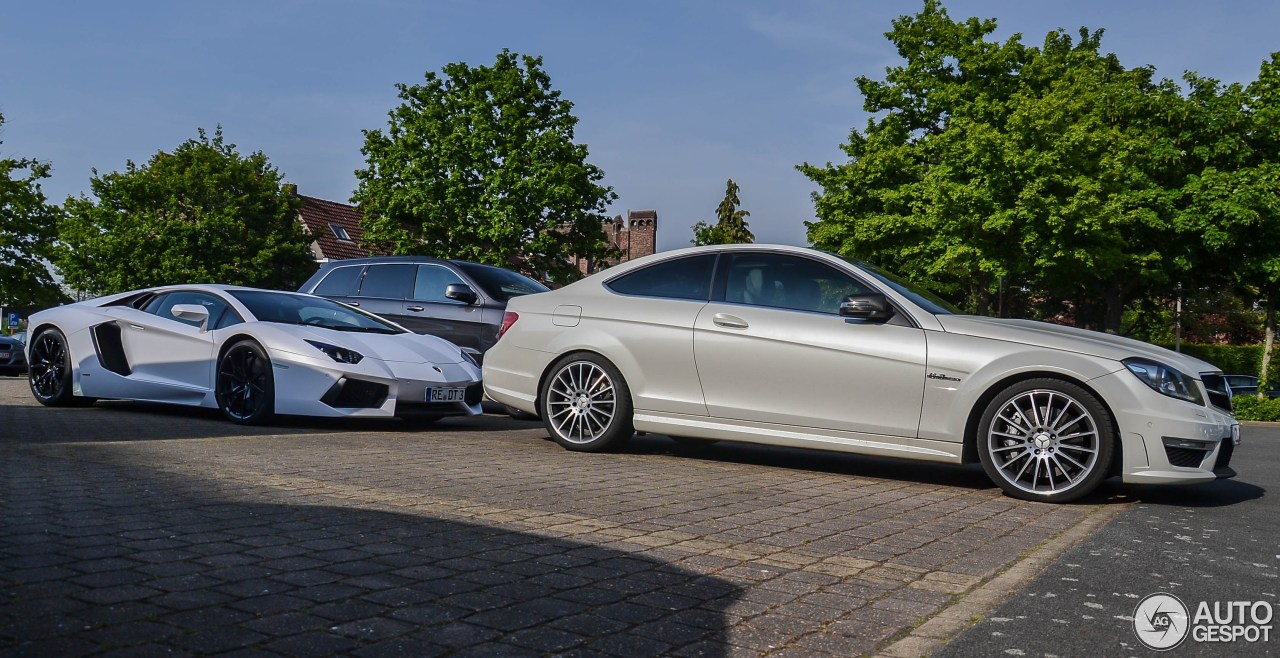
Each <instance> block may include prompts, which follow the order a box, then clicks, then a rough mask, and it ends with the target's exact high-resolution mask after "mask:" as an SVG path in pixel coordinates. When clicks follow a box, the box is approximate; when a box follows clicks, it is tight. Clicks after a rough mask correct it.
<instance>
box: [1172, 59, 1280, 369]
mask: <svg viewBox="0 0 1280 658" xmlns="http://www.w3.org/2000/svg"><path fill="white" fill-rule="evenodd" d="M1187 82H1188V84H1189V86H1190V88H1191V94H1190V97H1189V101H1190V102H1189V109H1188V112H1187V114H1188V119H1187V121H1186V126H1187V130H1186V134H1185V135H1184V137H1183V139H1184V142H1185V143H1186V152H1187V154H1188V157H1189V158H1192V159H1194V161H1195V163H1196V166H1197V171H1196V172H1195V173H1194V174H1193V175H1190V176H1188V177H1187V180H1186V182H1185V184H1184V185H1183V187H1182V190H1181V192H1182V197H1181V199H1180V202H1181V209H1180V213H1179V216H1178V221H1179V223H1180V225H1181V226H1183V227H1184V228H1185V230H1186V231H1187V232H1189V233H1193V234H1195V235H1197V236H1199V238H1200V240H1199V242H1198V243H1197V244H1196V245H1195V246H1196V247H1198V248H1199V249H1201V250H1202V251H1203V254H1202V255H1201V256H1200V258H1199V262H1200V263H1202V264H1203V267H1200V268H1198V269H1197V271H1196V272H1195V273H1194V274H1195V276H1196V277H1197V278H1199V279H1201V280H1202V281H1203V280H1206V279H1207V280H1208V281H1211V282H1214V283H1218V282H1221V281H1223V279H1225V283H1226V284H1228V285H1230V286H1232V287H1233V288H1234V289H1235V290H1236V291H1237V292H1238V293H1239V294H1241V295H1242V296H1244V297H1245V298H1247V299H1252V300H1257V302H1258V303H1260V304H1261V306H1262V307H1263V309H1264V315H1265V329H1264V333H1265V339H1264V345H1265V348H1264V350H1263V358H1262V369H1261V372H1260V373H1259V376H1260V377H1261V378H1262V379H1264V380H1271V381H1274V380H1275V379H1277V378H1276V376H1275V368H1274V364H1273V363H1272V353H1273V351H1274V348H1275V334H1276V317H1275V316H1276V305H1277V303H1280V53H1273V54H1272V55H1271V57H1270V59H1269V60H1268V61H1266V62H1264V63H1263V64H1262V67H1261V69H1260V71H1259V74H1258V79H1257V80H1255V81H1254V82H1252V83H1250V84H1249V85H1248V86H1247V87H1243V86H1241V85H1239V84H1233V85H1225V86H1224V85H1221V84H1219V83H1218V82H1217V81H1215V80H1211V79H1206V78H1201V77H1199V76H1196V75H1194V74H1189V75H1188V76H1187Z"/></svg>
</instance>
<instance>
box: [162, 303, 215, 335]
mask: <svg viewBox="0 0 1280 658" xmlns="http://www.w3.org/2000/svg"><path fill="white" fill-rule="evenodd" d="M169 313H171V314H173V317H175V318H177V319H179V320H182V321H183V322H194V323H196V325H197V326H199V327H200V331H206V330H207V329H208V328H209V309H207V308H205V307H204V306H202V305H200V304H174V305H173V308H171V309H169Z"/></svg>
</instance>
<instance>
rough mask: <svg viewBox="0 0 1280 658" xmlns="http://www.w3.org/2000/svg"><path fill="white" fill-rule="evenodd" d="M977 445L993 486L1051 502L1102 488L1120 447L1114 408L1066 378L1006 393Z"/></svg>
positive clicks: (988, 414)
mask: <svg viewBox="0 0 1280 658" xmlns="http://www.w3.org/2000/svg"><path fill="white" fill-rule="evenodd" d="M975 440H976V441H977V444H976V447H977V449H978V457H979V458H980V459H981V460H982V468H983V470H985V471H986V472H987V477H989V478H991V481H992V482H994V483H996V485H997V486H999V487H1000V488H1001V489H1003V490H1004V492H1005V493H1006V494H1008V495H1010V496H1013V497H1014V498H1021V499H1023V500H1034V501H1039V502H1045V503H1065V502H1069V501H1072V500H1076V499H1078V498H1080V497H1082V496H1086V495H1088V494H1089V493H1091V492H1092V491H1093V490H1094V489H1097V487H1098V485H1099V484H1101V483H1102V480H1103V479H1105V478H1106V477H1107V473H1108V472H1109V471H1110V469H1111V460H1112V458H1113V456H1114V454H1115V450H1116V431H1115V428H1114V423H1113V422H1112V419H1111V413H1110V412H1108V411H1107V408H1106V407H1105V406H1103V404H1102V403H1101V402H1100V401H1099V400H1098V398H1097V397H1095V396H1094V395H1093V394H1092V393H1090V392H1089V391H1086V390H1085V389H1083V388H1081V387H1080V386H1077V385H1075V384H1072V383H1069V382H1064V381H1061V380H1058V379H1030V380H1027V381H1023V382H1018V383H1016V384H1013V385H1011V386H1009V387H1007V388H1005V389H1004V390H1003V391H1001V392H1000V393H999V394H998V395H996V397H995V398H994V399H992V401H991V403H990V404H988V405H987V408H986V410H985V411H984V412H983V414H982V420H981V421H980V422H979V423H978V430H977V436H976V437H975ZM1055 474H1056V477H1055Z"/></svg>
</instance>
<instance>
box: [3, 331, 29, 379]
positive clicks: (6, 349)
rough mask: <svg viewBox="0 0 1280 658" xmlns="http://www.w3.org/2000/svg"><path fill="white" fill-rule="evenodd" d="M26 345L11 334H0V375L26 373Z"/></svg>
mask: <svg viewBox="0 0 1280 658" xmlns="http://www.w3.org/2000/svg"><path fill="white" fill-rule="evenodd" d="M25 349H26V346H25V345H23V343H22V340H20V339H18V338H15V337H13V336H0V375H25V374H27V357H26V354H24V350H25Z"/></svg>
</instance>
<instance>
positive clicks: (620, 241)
mask: <svg viewBox="0 0 1280 658" xmlns="http://www.w3.org/2000/svg"><path fill="white" fill-rule="evenodd" d="M285 191H287V192H288V193H290V194H292V195H294V196H295V197H297V198H299V199H301V200H302V208H300V209H299V210H298V221H299V222H302V225H303V226H304V227H305V228H306V230H307V233H308V234H309V235H310V236H311V237H312V238H313V241H312V242H311V253H312V254H313V255H314V256H315V259H316V262H318V263H326V262H329V261H331V260H342V259H345V258H364V257H366V256H381V255H385V254H375V253H371V252H370V251H369V250H367V249H365V248H364V247H362V246H360V240H361V238H363V237H364V229H363V228H361V227H360V210H359V209H357V208H356V207H355V206H350V205H347V204H345V203H340V202H337V201H327V200H325V199H320V198H316V197H313V196H306V195H304V194H298V187H297V186H296V185H292V184H288V185H285ZM604 232H605V236H606V239H607V240H608V241H609V246H610V247H613V248H614V249H617V250H618V251H620V252H621V254H622V255H621V257H620V258H616V259H610V260H608V261H607V262H602V263H593V262H591V261H590V260H589V259H586V258H575V259H574V264H576V265H577V266H578V269H579V270H581V271H582V273H583V274H591V273H593V272H598V271H600V270H602V269H605V268H606V267H611V266H613V265H617V264H618V263H625V262H627V261H629V260H631V259H633V258H639V257H641V256H648V255H649V254H652V253H654V252H655V251H656V247H657V240H658V235H657V234H658V211H656V210H631V211H628V212H627V219H626V221H623V219H622V215H618V216H617V217H614V218H613V219H608V220H605V222H604Z"/></svg>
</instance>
